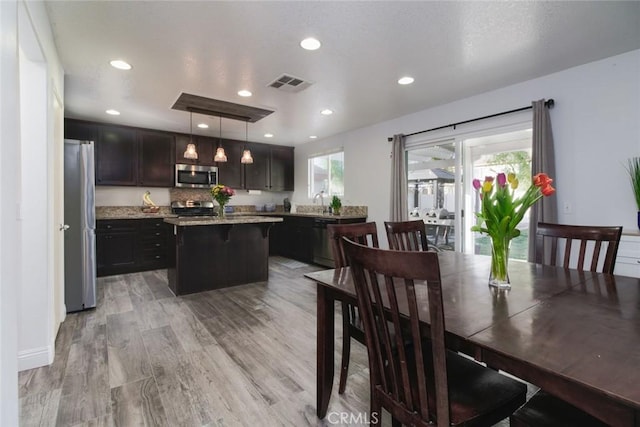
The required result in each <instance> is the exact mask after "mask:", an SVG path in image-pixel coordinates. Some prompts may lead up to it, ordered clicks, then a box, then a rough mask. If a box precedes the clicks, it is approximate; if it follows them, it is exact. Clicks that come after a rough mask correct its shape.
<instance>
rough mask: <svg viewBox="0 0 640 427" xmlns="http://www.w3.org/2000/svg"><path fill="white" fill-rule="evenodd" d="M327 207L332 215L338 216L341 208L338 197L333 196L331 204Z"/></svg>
mask: <svg viewBox="0 0 640 427" xmlns="http://www.w3.org/2000/svg"><path fill="white" fill-rule="evenodd" d="M329 207H330V208H331V210H332V211H333V214H334V215H340V208H342V201H341V200H340V197H338V196H333V197H332V198H331V203H329Z"/></svg>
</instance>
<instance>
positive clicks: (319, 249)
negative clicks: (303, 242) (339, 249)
mask: <svg viewBox="0 0 640 427" xmlns="http://www.w3.org/2000/svg"><path fill="white" fill-rule="evenodd" d="M337 223H338V220H337V219H334V218H314V219H313V262H314V263H315V264H319V265H322V266H325V267H329V268H334V267H335V264H334V261H333V252H332V250H331V243H330V242H329V233H328V232H327V225H328V224H337Z"/></svg>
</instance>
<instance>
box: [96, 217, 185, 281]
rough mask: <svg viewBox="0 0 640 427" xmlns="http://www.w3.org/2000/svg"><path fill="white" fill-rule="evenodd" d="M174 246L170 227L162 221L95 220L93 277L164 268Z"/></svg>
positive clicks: (167, 264)
mask: <svg viewBox="0 0 640 427" xmlns="http://www.w3.org/2000/svg"><path fill="white" fill-rule="evenodd" d="M174 242H175V240H174V236H173V227H172V226H170V225H169V224H167V223H165V222H164V220H163V219H162V218H151V219H114V220H98V221H96V260H97V275H98V276H110V275H113V274H124V273H132V272H136V271H145V270H155V269H160V268H167V267H169V266H170V265H169V264H170V259H171V257H170V255H171V253H172V249H171V247H172V245H174V244H175V243H174Z"/></svg>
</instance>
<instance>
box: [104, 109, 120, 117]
mask: <svg viewBox="0 0 640 427" xmlns="http://www.w3.org/2000/svg"><path fill="white" fill-rule="evenodd" d="M105 113H107V114H111V115H112V116H119V115H120V111H118V110H107V111H105Z"/></svg>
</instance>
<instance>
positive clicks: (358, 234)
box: [327, 222, 378, 394]
mask: <svg viewBox="0 0 640 427" xmlns="http://www.w3.org/2000/svg"><path fill="white" fill-rule="evenodd" d="M327 231H328V233H329V241H330V242H331V250H332V251H333V258H334V263H335V267H336V268H342V267H346V266H348V265H349V261H348V260H347V257H346V255H345V253H344V248H343V244H342V243H343V240H342V237H343V236H345V237H348V238H349V239H351V240H353V241H356V242H358V243H361V244H363V245H367V246H373V247H376V248H377V247H378V230H377V227H376V223H375V222H365V223H362V222H359V223H354V224H329V225H327ZM351 338H353V339H355V340H356V341H358V342H360V343H361V344H363V345H364V344H365V342H364V330H363V329H362V322H361V321H360V316H359V314H358V308H357V307H354V306H353V305H351V304H349V303H346V302H344V301H343V302H342V362H341V365H340V384H339V386H338V393H339V394H342V393H344V390H345V387H346V385H347V375H348V373H349V359H350V355H351Z"/></svg>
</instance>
